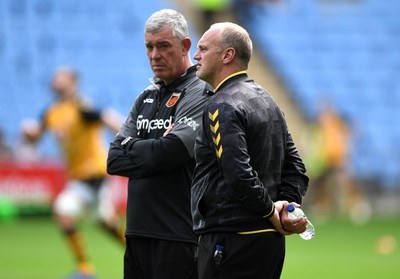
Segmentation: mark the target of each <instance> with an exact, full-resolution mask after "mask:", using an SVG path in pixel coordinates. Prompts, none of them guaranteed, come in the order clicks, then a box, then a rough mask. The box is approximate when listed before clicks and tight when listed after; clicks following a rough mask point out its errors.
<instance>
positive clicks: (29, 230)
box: [0, 218, 400, 279]
mask: <svg viewBox="0 0 400 279" xmlns="http://www.w3.org/2000/svg"><path fill="white" fill-rule="evenodd" d="M314 223H315V224H314V225H316V229H317V234H316V236H315V238H314V239H312V240H310V241H305V240H302V239H301V238H300V237H299V236H297V235H293V236H290V237H288V238H287V253H286V261H285V266H284V270H283V274H282V279H289V278H297V279H302V278H307V279H309V278H316V279H319V278H323V279H330V278H332V279H338V278H340V279H345V278H351V279H355V278H364V279H365V278H396V277H397V276H399V274H400V220H399V219H386V220H385V219H373V220H371V221H370V222H369V223H367V224H365V225H362V226H360V225H354V224H352V223H351V222H349V221H345V220H331V221H329V222H326V223H324V224H318V222H314ZM83 231H84V233H85V236H86V241H87V244H88V246H89V251H90V255H91V258H92V259H93V262H94V264H95V266H96V270H97V273H98V276H99V278H100V279H114V278H122V258H123V248H122V247H121V246H120V245H119V244H118V243H116V242H115V241H114V240H113V239H110V238H109V237H108V235H106V234H105V233H104V232H102V231H100V230H98V228H97V227H96V226H94V225H90V224H89V225H85V226H84V227H83ZM73 267H74V265H73V260H72V258H71V256H70V254H69V251H68V250H67V246H66V243H65V242H64V240H63V237H62V235H61V234H60V233H59V232H58V230H57V228H56V226H55V224H54V223H53V221H52V220H51V219H50V218H35V219H22V220H16V221H13V222H8V223H0V278H1V279H47V278H48V279H50V278H51V279H58V278H64V276H65V275H66V274H68V273H69V272H71V271H72V270H73ZM249 279H251V278H249Z"/></svg>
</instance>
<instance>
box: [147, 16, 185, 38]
mask: <svg viewBox="0 0 400 279" xmlns="http://www.w3.org/2000/svg"><path fill="white" fill-rule="evenodd" d="M165 25H167V26H169V27H170V28H171V30H172V35H174V37H176V38H178V39H179V40H183V39H184V38H186V37H187V36H188V35H189V31H188V25H187V22H186V19H185V18H184V16H183V15H182V14H180V13H178V12H177V11H175V10H171V9H163V10H160V11H158V12H155V13H154V14H152V15H151V16H150V17H149V19H148V20H147V22H146V25H145V28H144V32H146V33H153V34H154V33H158V32H160V31H161V30H162V29H163V28H164V27H165Z"/></svg>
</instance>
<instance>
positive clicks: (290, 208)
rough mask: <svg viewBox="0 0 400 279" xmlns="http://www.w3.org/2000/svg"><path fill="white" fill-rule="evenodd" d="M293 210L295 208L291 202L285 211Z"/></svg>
mask: <svg viewBox="0 0 400 279" xmlns="http://www.w3.org/2000/svg"><path fill="white" fill-rule="evenodd" d="M294 210H295V207H294V205H293V204H289V205H288V207H287V211H289V212H293V211H294Z"/></svg>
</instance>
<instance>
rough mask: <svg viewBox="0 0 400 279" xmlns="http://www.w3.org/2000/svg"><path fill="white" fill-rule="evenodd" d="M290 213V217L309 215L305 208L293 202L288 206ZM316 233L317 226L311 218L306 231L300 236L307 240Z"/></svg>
mask: <svg viewBox="0 0 400 279" xmlns="http://www.w3.org/2000/svg"><path fill="white" fill-rule="evenodd" d="M287 210H288V215H289V217H290V218H300V217H307V216H306V215H305V214H304V212H303V210H301V209H300V208H298V207H295V206H294V205H293V204H289V206H288V208H287ZM314 235H315V228H314V226H313V224H311V222H310V220H307V228H306V230H305V231H304V232H302V233H301V234H300V237H301V238H302V239H305V240H310V239H311V238H313V237H314Z"/></svg>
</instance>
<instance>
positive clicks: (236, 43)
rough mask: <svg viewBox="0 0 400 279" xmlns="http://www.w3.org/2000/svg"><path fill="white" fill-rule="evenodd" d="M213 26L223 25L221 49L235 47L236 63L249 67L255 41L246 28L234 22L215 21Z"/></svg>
mask: <svg viewBox="0 0 400 279" xmlns="http://www.w3.org/2000/svg"><path fill="white" fill-rule="evenodd" d="M211 27H222V28H221V29H222V31H221V49H220V51H223V50H224V49H227V48H230V47H231V48H233V49H234V50H235V51H236V57H235V61H236V63H237V64H238V65H239V66H240V67H242V68H245V69H247V68H248V66H249V62H250V58H251V54H252V52H253V43H252V41H251V39H250V35H249V33H248V32H247V31H246V29H244V28H243V27H241V26H239V25H237V24H235V23H232V22H222V23H215V24H213V25H211Z"/></svg>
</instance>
